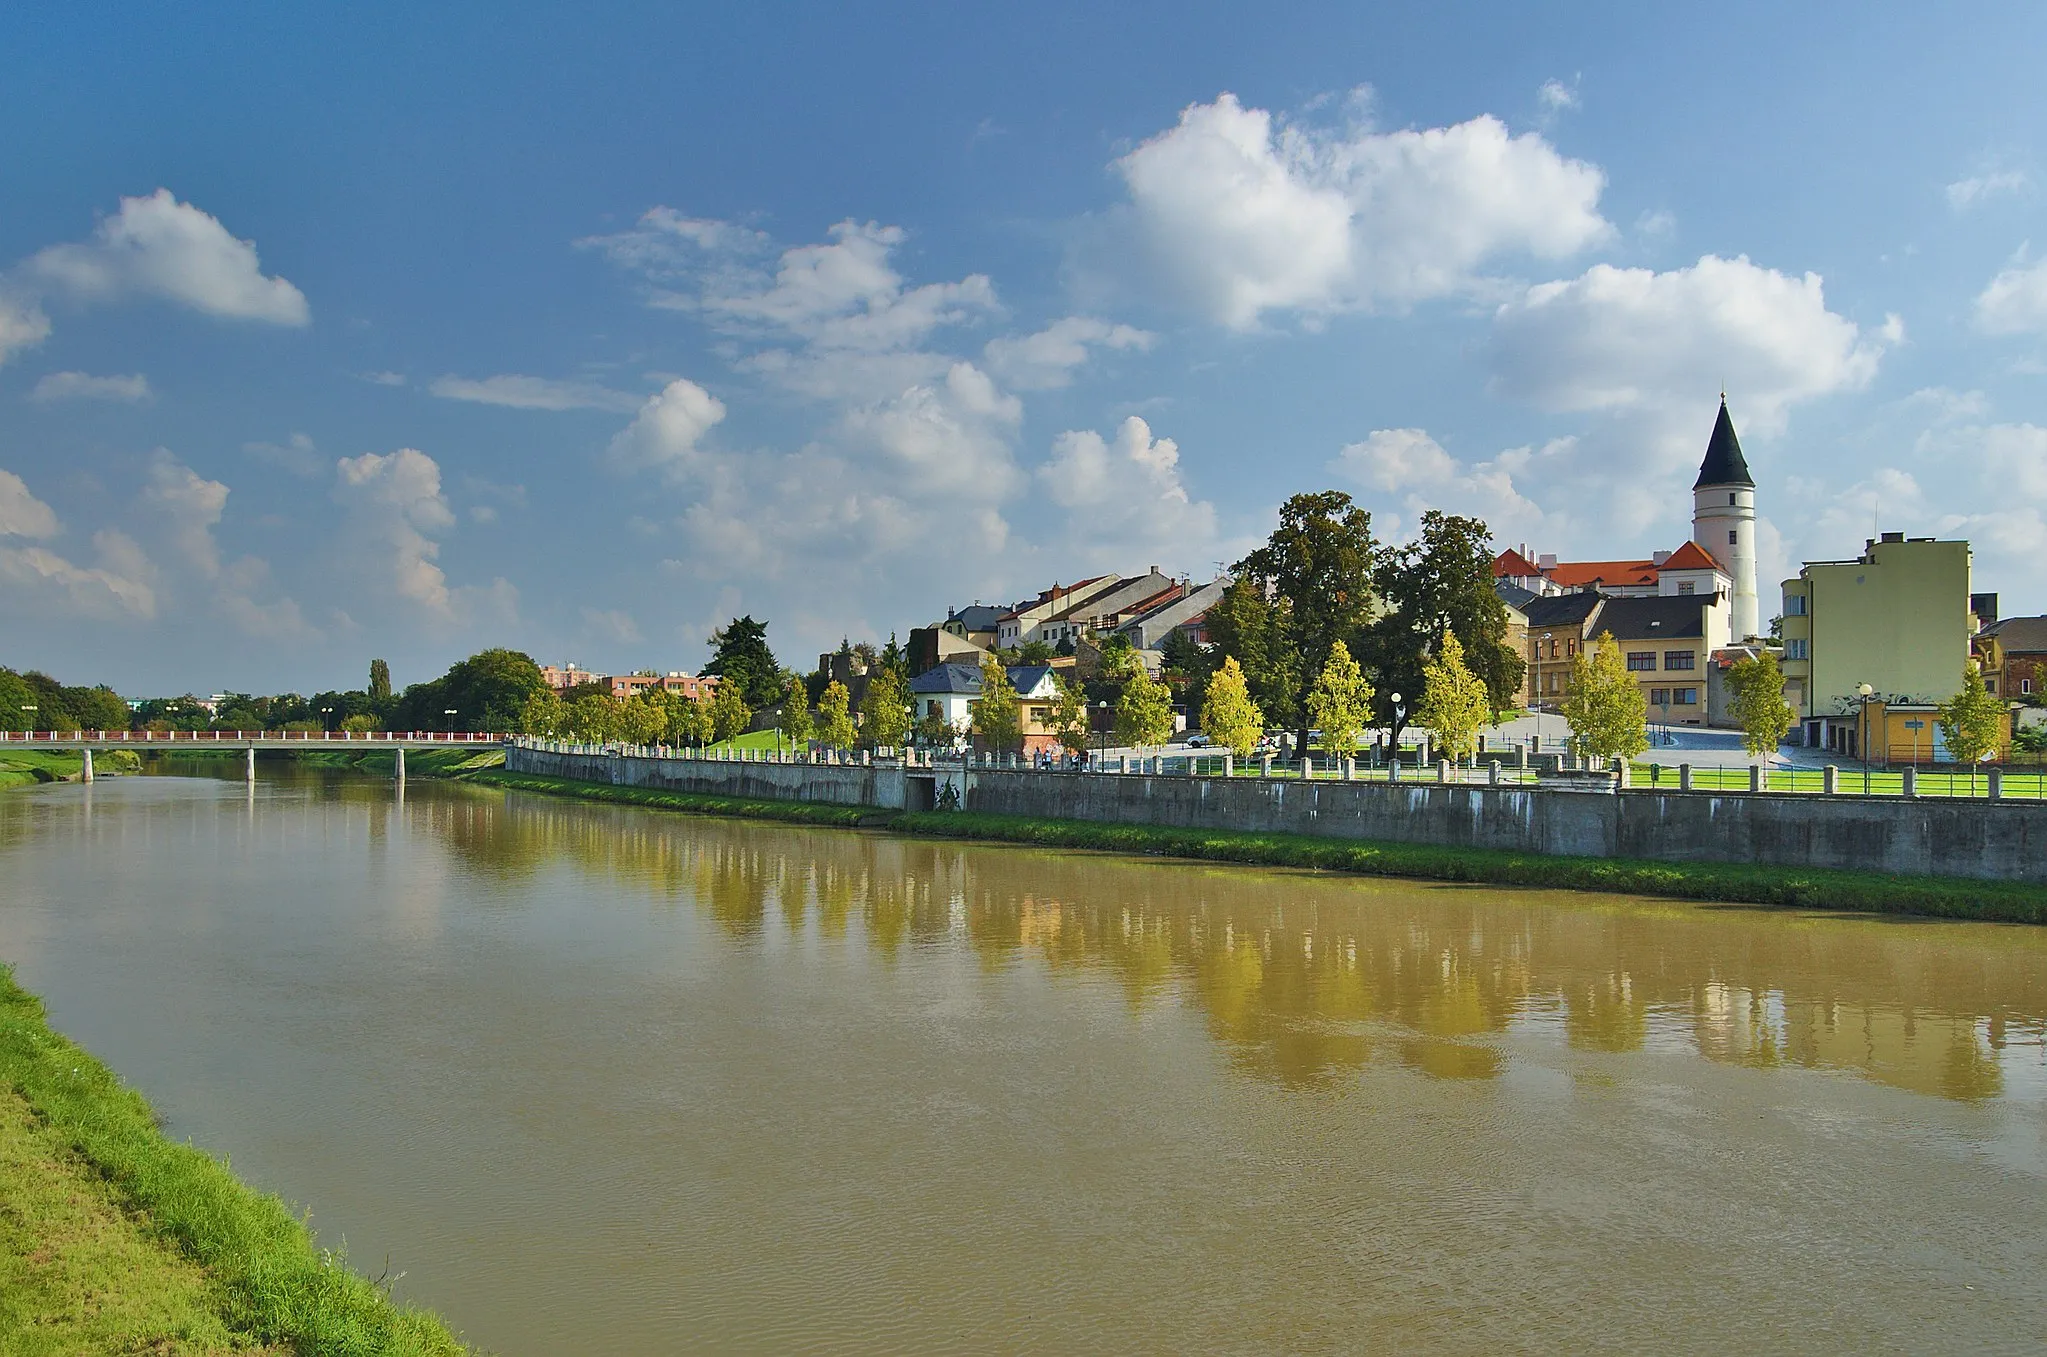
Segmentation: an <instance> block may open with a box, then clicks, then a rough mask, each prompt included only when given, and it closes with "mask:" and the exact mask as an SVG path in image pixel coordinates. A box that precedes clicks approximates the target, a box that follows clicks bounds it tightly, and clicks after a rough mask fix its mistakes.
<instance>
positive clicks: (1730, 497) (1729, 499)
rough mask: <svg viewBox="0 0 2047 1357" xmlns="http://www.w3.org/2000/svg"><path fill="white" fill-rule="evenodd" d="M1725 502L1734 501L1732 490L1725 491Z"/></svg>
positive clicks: (1730, 502)
mask: <svg viewBox="0 0 2047 1357" xmlns="http://www.w3.org/2000/svg"><path fill="white" fill-rule="evenodd" d="M1727 502H1728V503H1729V504H1730V505H1731V504H1733V503H1734V492H1733V491H1732V490H1730V491H1728V492H1727Z"/></svg>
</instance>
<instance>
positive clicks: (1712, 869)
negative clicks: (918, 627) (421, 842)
mask: <svg viewBox="0 0 2047 1357" xmlns="http://www.w3.org/2000/svg"><path fill="white" fill-rule="evenodd" d="M462 776H463V777H464V779H465V780H469V781H476V782H484V783H488V784H490V785H492V786H500V787H511V788H516V789H520V790H525V791H535V792H546V793H550V794H553V795H559V796H572V797H578V798H581V799H583V800H589V801H611V802H622V803H625V804H628V805H639V806H653V807H658V808H661V809H667V810H678V811H685V812H689V813H691V814H697V815H721V816H737V817H741V818H747V819H761V820H779V821H784V822H791V823H798V824H816V825H837V826H843V827H865V828H878V829H888V830H892V831H895V832H897V833H902V834H916V835H921V836H925V837H932V838H949V839H980V840H988V841H993V842H1001V843H1028V844H1039V845H1042V846H1044V847H1048V848H1082V849H1091V850H1095V851H1099V852H1112V853H1135V854H1142V855H1148V856H1154V857H1176V858H1193V859H1199V860H1204V861H1210V862H1241V863H1247V864H1250V865H1253V866H1265V867H1306V868H1312V869H1316V870H1321V871H1336V872H1355V873H1359V874H1361V875H1366V876H1389V877H1406V878H1410V879H1413V880H1419V881H1465V882H1474V883H1487V884H1493V885H1503V886H1536V887H1545V888H1549V889H1566V890H1587V891H1607V892H1612V893H1615V894H1621V895H1660V896H1667V897H1670V898H1672V899H1679V900H1711V901H1725V902H1728V903H1733V904H1757V905H1785V906H1791V907H1796V908H1801V909H1830V910H1848V911H1857V912H1866V913H1876V914H1923V915H1934V916H1938V917H1942V918H1952V919H1982V920H1994V921H2001V922H2008V923H2030V924H2037V923H2047V891H2043V890H2041V889H2040V888H2038V887H2035V886H2025V885H2017V884H2010V883H2005V882H1995V881H1962V880H1955V879H1950V878H1945V877H1905V876H1884V875H1879V874H1877V873H1864V872H1841V871H1827V870H1820V869H1809V870H1800V869H1793V868H1782V867H1760V866H1752V865H1749V864H1745V863H1717V862H1687V863H1670V862H1644V861H1639V860H1635V859H1628V858H1584V857H1545V856H1543V855H1542V854H1539V853H1512V852H1504V851H1500V850H1497V849H1484V848H1438V847H1433V846H1429V845H1425V844H1404V843H1373V842H1362V841H1359V840H1355V839H1328V838H1317V837H1314V836H1311V835H1306V834H1257V833H1247V832H1243V831H1236V830H1210V829H1172V828H1166V827H1163V826H1153V825H1113V824H1099V823H1096V822H1093V821H1087V820H1041V819H1032V818H1028V817H1025V816H1015V815H980V814H974V813H971V812H944V811H922V812H910V813H899V812H892V811H885V810H877V809H874V808H872V807H859V806H824V805H813V804H810V803H808V802H800V801H766V800H756V799H751V798H745V797H724V796H703V795H698V794H695V793H689V792H669V791H659V790H655V789H651V788H645V787H614V786H611V785H610V784H608V783H601V782H578V781H574V780H572V779H568V778H553V777H541V776H537V775H533V774H524V773H506V772H502V771H497V770H490V771H484V772H479V773H474V774H464V775H462Z"/></svg>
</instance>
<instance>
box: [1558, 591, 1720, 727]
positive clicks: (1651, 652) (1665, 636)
mask: <svg viewBox="0 0 2047 1357" xmlns="http://www.w3.org/2000/svg"><path fill="white" fill-rule="evenodd" d="M1730 612H1731V606H1730V602H1729V600H1728V598H1727V596H1726V595H1725V594H1711V595H1707V596H1705V597H1699V596H1696V595H1694V596H1692V597H1687V598H1677V597H1670V598H1610V599H1607V600H1606V601H1605V602H1604V603H1602V604H1601V605H1600V607H1599V611H1598V614H1597V615H1596V616H1595V617H1594V618H1593V619H1592V621H1591V623H1590V624H1589V625H1588V626H1587V627H1586V635H1587V636H1588V637H1589V638H1590V639H1591V640H1592V641H1593V642H1594V643H1597V642H1598V641H1599V640H1600V639H1601V638H1603V637H1607V636H1611V637H1612V638H1613V639H1614V641H1615V643H1616V644H1618V645H1619V647H1620V652H1621V658H1622V659H1623V660H1624V661H1625V662H1626V663H1627V666H1628V672H1629V673H1631V674H1633V675H1634V676H1635V679H1636V681H1637V682H1638V683H1640V684H1641V685H1642V696H1643V698H1644V699H1645V700H1646V701H1647V702H1648V704H1649V719H1650V720H1652V721H1657V722H1660V723H1662V724H1664V725H1672V726H1703V725H1705V724H1706V710H1707V709H1706V682H1707V680H1706V667H1707V665H1708V663H1709V662H1710V661H1711V659H1712V657H1713V652H1714V651H1716V650H1719V649H1722V648H1723V647H1725V646H1726V645H1727V631H1728V619H1729V614H1730Z"/></svg>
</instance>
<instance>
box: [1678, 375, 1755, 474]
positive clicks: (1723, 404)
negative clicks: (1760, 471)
mask: <svg viewBox="0 0 2047 1357" xmlns="http://www.w3.org/2000/svg"><path fill="white" fill-rule="evenodd" d="M1755 483H1756V479H1755V477H1753V476H1751V475H1749V474H1748V462H1747V461H1746V460H1745V459H1744V458H1743V457H1742V455H1741V440H1740V439H1739V438H1736V437H1735V436H1734V421H1733V420H1732V419H1729V418H1728V417H1727V393H1726V392H1725V391H1723V392H1721V393H1720V418H1718V419H1716V420H1714V421H1713V437H1712V438H1711V439H1710V440H1708V441H1707V443H1706V460H1705V461H1704V462H1701V463H1700V464H1699V479H1697V480H1696V481H1693V482H1692V489H1694V490H1697V489H1698V488H1699V487H1700V486H1702V485H1746V486H1749V487H1751V488H1753V487H1754V485H1755Z"/></svg>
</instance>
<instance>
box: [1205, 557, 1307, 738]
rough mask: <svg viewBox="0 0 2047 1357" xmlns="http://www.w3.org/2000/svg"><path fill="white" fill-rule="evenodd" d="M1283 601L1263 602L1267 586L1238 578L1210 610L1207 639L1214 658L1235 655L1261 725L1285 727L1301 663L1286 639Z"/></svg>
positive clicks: (1267, 599)
mask: <svg viewBox="0 0 2047 1357" xmlns="http://www.w3.org/2000/svg"><path fill="white" fill-rule="evenodd" d="M1287 611H1288V608H1287V604H1286V602H1285V600H1283V599H1282V600H1275V599H1272V598H1270V597H1268V596H1267V593H1266V586H1265V581H1263V580H1261V579H1254V578H1252V577H1251V576H1248V575H1240V576H1238V577H1237V578H1236V579H1235V580H1233V581H1231V583H1230V587H1229V588H1228V589H1225V590H1224V591H1223V596H1222V597H1221V598H1220V599H1218V600H1216V603H1215V606H1213V607H1211V608H1210V609H1209V610H1208V635H1209V639H1210V640H1211V641H1212V642H1213V643H1214V647H1215V651H1216V653H1217V654H1218V655H1233V656H1235V657H1236V660H1237V663H1238V665H1239V666H1240V667H1241V668H1242V670H1243V673H1244V683H1245V686H1246V687H1247V689H1248V690H1249V691H1250V694H1251V700H1252V701H1253V702H1256V703H1257V704H1258V709H1259V710H1260V711H1262V712H1264V713H1265V719H1266V720H1267V721H1269V722H1271V723H1273V724H1274V725H1280V726H1284V725H1286V724H1288V723H1289V722H1291V721H1292V720H1293V718H1294V715H1295V712H1294V695H1295V693H1296V692H1297V691H1298V690H1299V671H1300V668H1301V657H1300V656H1299V655H1298V654H1296V653H1295V652H1293V651H1292V650H1290V649H1289V648H1288V645H1287V642H1286V638H1285V636H1284V634H1283V633H1284V630H1285V626H1284V624H1285V619H1286V613H1287Z"/></svg>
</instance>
